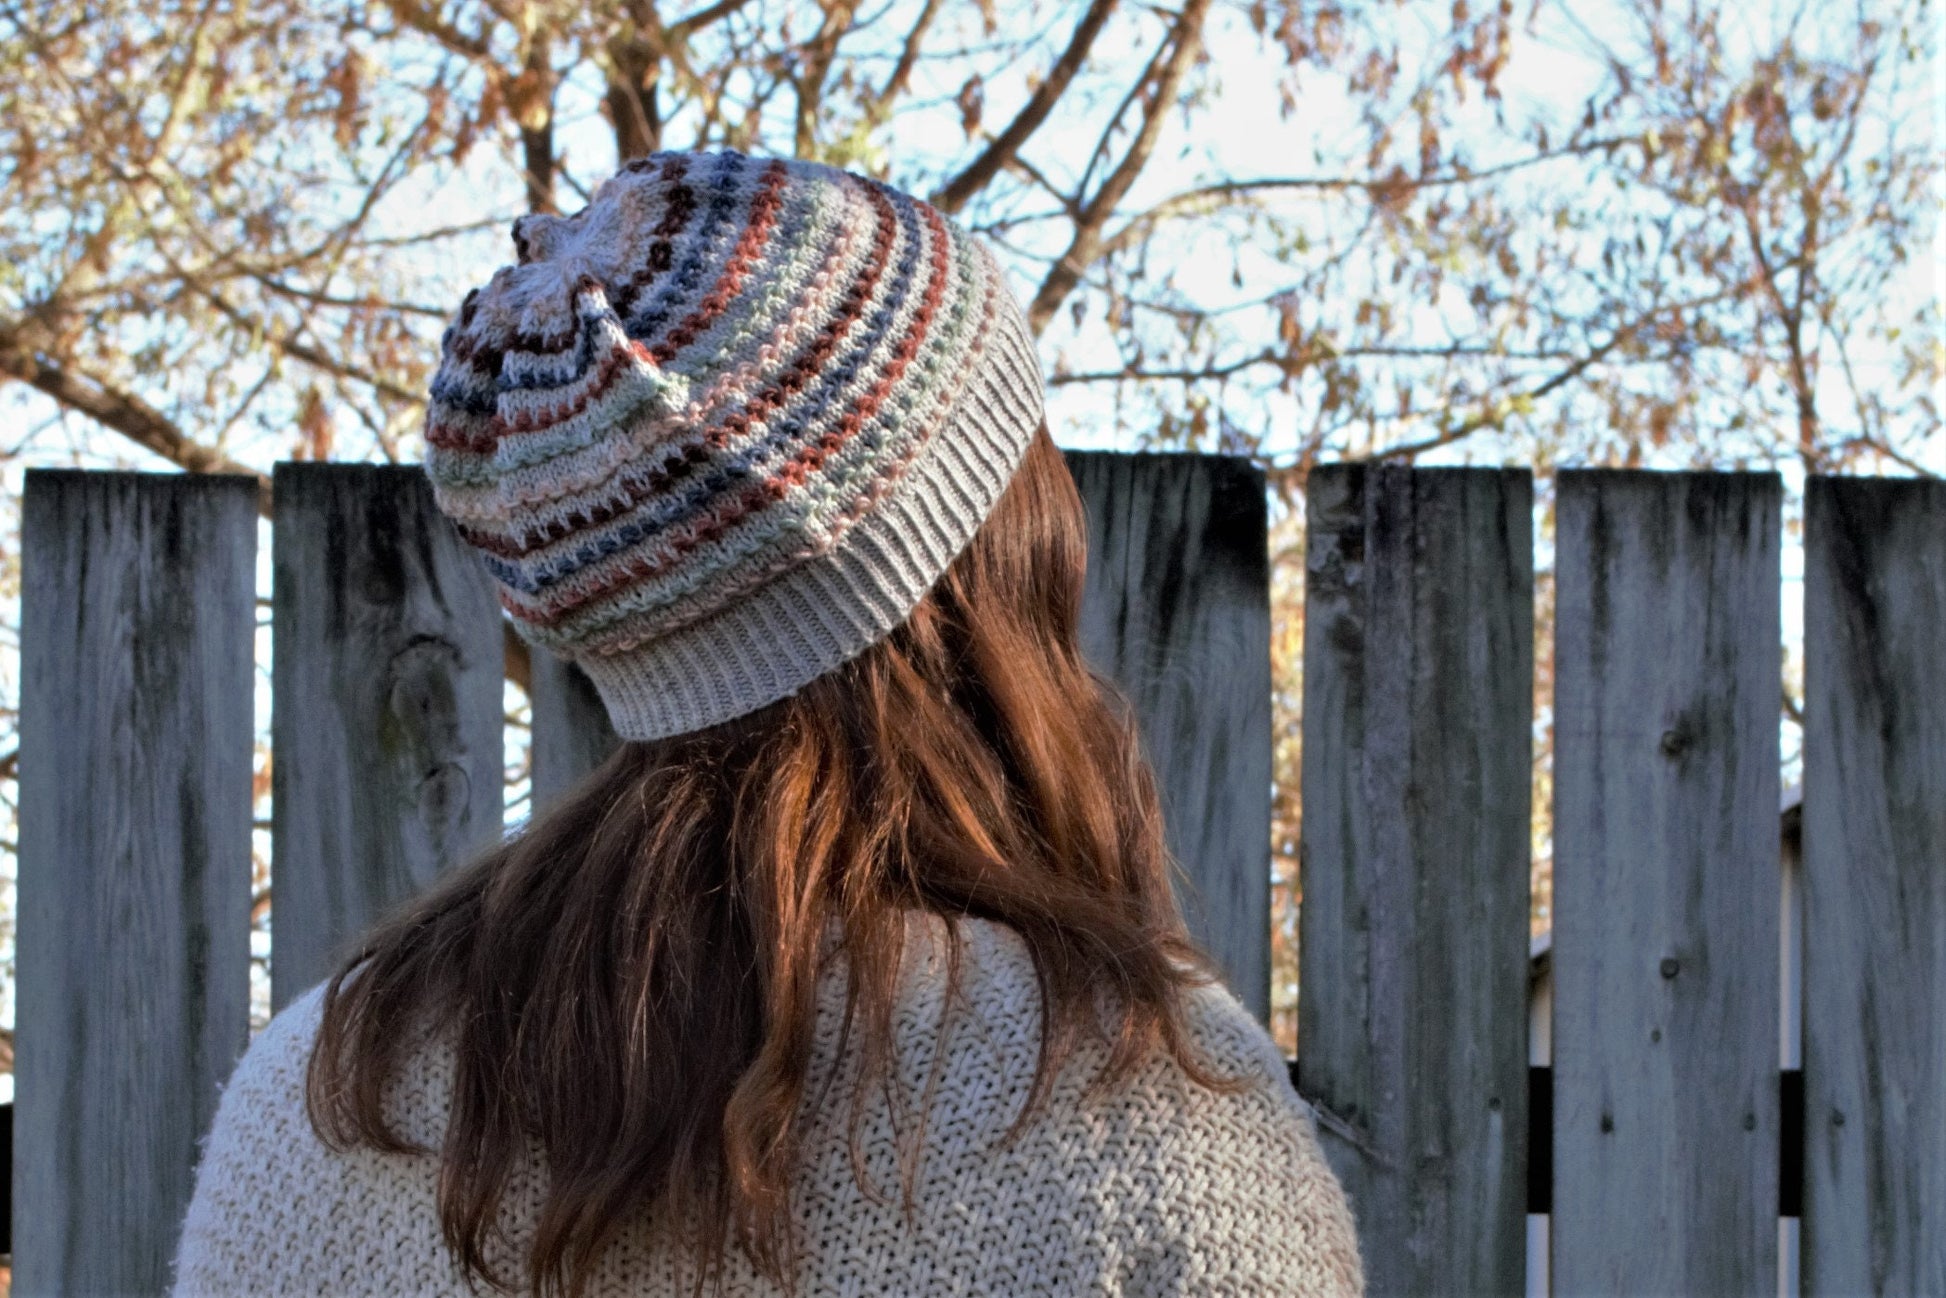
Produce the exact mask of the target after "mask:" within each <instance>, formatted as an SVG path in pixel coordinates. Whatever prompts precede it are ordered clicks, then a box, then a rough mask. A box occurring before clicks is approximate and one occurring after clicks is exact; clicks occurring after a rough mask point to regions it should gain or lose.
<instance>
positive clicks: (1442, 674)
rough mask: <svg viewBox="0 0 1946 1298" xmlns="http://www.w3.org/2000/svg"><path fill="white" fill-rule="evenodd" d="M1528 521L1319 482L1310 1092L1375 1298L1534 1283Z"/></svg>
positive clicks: (1312, 491) (1379, 488) (1301, 1030)
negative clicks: (1527, 1236) (1529, 1236)
mask: <svg viewBox="0 0 1946 1298" xmlns="http://www.w3.org/2000/svg"><path fill="white" fill-rule="evenodd" d="M1533 501H1534V495H1533V479H1532V477H1531V475H1529V474H1528V473H1526V472H1524V471H1520V472H1514V471H1500V470H1490V469H1477V470H1474V469H1451V470H1426V471H1414V470H1409V469H1406V468H1402V467H1384V468H1381V467H1366V466H1362V465H1341V466H1333V467H1331V468H1321V469H1318V470H1315V471H1314V472H1313V473H1312V474H1311V478H1310V483H1309V499H1308V508H1307V516H1306V524H1307V560H1306V570H1305V599H1306V604H1305V624H1304V632H1305V643H1304V722H1305V725H1304V759H1303V762H1304V766H1303V781H1304V783H1303V796H1304V825H1303V844H1302V860H1303V876H1302V881H1303V885H1304V905H1303V910H1302V911H1301V912H1300V916H1299V922H1300V925H1301V929H1302V932H1301V940H1300V944H1299V952H1300V961H1301V965H1302V967H1301V970H1300V974H1301V977H1300V980H1299V981H1300V987H1301V992H1300V995H1299V997H1298V1072H1299V1076H1300V1079H1301V1084H1302V1086H1303V1089H1304V1092H1305V1094H1306V1096H1307V1097H1308V1098H1310V1099H1311V1100H1312V1101H1313V1102H1314V1103H1315V1104H1316V1105H1318V1106H1320V1131H1321V1134H1322V1136H1323V1139H1324V1144H1325V1149H1326V1152H1327V1154H1328V1155H1329V1156H1330V1158H1331V1161H1332V1165H1333V1167H1334V1168H1336V1169H1337V1171H1338V1173H1339V1176H1340V1178H1341V1179H1342V1180H1343V1181H1344V1183H1345V1188H1346V1192H1347V1194H1349V1196H1350V1197H1351V1200H1352V1207H1353V1213H1354V1216H1355V1217H1356V1218H1357V1220H1358V1225H1359V1233H1360V1238H1361V1244H1362V1249H1363V1253H1364V1257H1365V1264H1366V1270H1367V1280H1368V1284H1369V1287H1370V1289H1371V1291H1372V1292H1373V1293H1374V1294H1380V1293H1427V1292H1435V1291H1437V1292H1449V1293H1478V1294H1486V1293H1519V1292H1521V1290H1522V1288H1523V1285H1524V1280H1525V1275H1526V1257H1525V1240H1524V1234H1523V1232H1524V1223H1525V1212H1526V1170H1527V1010H1526V1003H1525V999H1526V988H1527V958H1528V957H1527V952H1528V944H1527V904H1528V861H1529V856H1530V852H1531V847H1530V838H1531V832H1532V831H1531V827H1530V824H1529V804H1530V794H1529V790H1530V787H1531V781H1532V771H1531V767H1530V753H1531V750H1532V733H1533V679H1534V676H1533V644H1534V603H1533V589H1534V555H1533V521H1532V520H1533Z"/></svg>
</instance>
